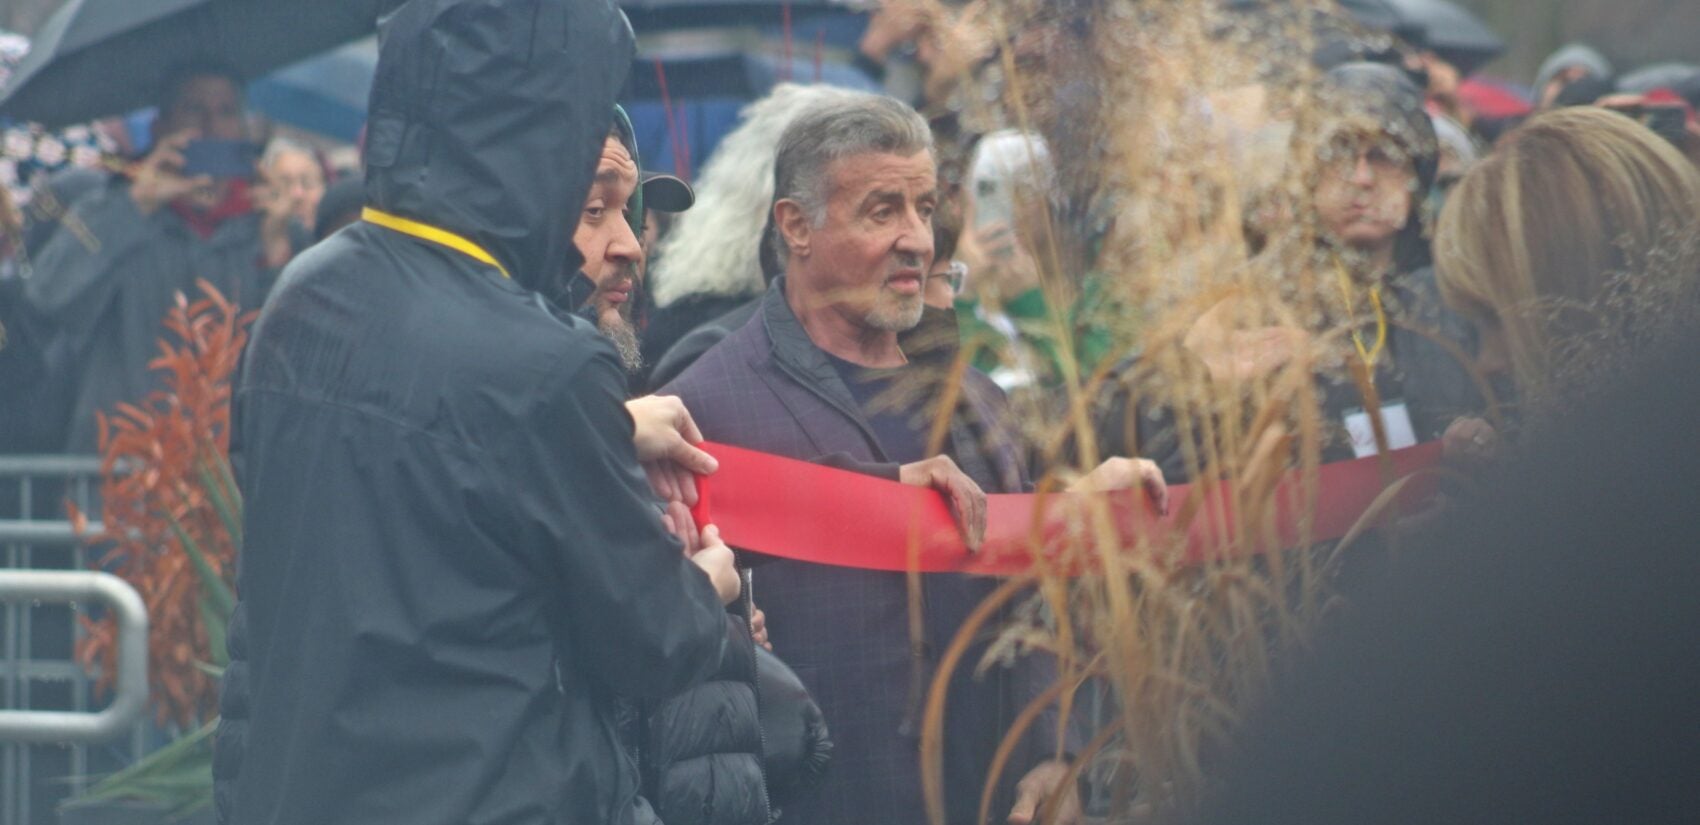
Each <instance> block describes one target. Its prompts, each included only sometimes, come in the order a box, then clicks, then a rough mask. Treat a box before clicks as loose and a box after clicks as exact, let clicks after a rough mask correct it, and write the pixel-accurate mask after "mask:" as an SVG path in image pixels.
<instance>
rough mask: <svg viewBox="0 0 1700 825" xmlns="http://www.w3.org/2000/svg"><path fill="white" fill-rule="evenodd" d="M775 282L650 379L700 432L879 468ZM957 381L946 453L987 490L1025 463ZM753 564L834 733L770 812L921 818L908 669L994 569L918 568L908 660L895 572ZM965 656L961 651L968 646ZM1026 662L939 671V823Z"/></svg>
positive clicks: (810, 817)
mask: <svg viewBox="0 0 1700 825" xmlns="http://www.w3.org/2000/svg"><path fill="white" fill-rule="evenodd" d="M784 284H785V280H784V279H783V278H779V279H776V280H775V281H774V283H773V284H772V285H771V286H770V287H769V289H768V292H767V294H766V295H765V296H764V297H763V299H762V303H761V307H760V309H759V310H758V311H757V312H756V314H755V315H754V317H752V318H751V319H750V321H749V322H748V323H747V324H745V325H744V326H743V327H741V328H739V329H738V330H737V331H735V332H733V333H732V334H731V335H730V336H729V337H727V338H726V339H725V340H723V341H722V342H721V343H720V344H719V345H717V346H715V347H714V348H713V349H711V350H709V351H708V352H707V353H706V354H704V355H703V356H702V357H701V358H700V359H698V360H697V362H696V363H695V364H694V365H693V366H691V367H690V368H689V369H687V370H686V371H685V372H684V374H683V375H681V376H680V377H679V378H678V379H677V380H675V381H674V382H672V383H671V384H669V385H667V386H665V387H663V388H662V390H661V392H662V393H664V394H672V395H678V396H679V397H680V398H681V399H683V400H684V402H685V405H686V406H687V407H688V408H689V409H690V410H691V414H692V416H693V417H694V418H695V419H696V421H697V424H698V426H699V427H701V428H702V432H703V435H704V436H705V437H706V438H709V439H710V440H714V441H720V442H723V443H728V444H734V445H737V446H741V447H747V448H750V449H755V450H760V451H763V452H768V453H774V454H778V455H784V456H789V457H792V458H798V459H804V460H815V461H823V462H826V463H832V464H834V465H837V466H840V467H844V468H852V469H856V470H858V471H861V472H864V473H868V474H874V475H881V476H883V477H886V478H891V479H895V478H896V477H897V473H898V465H897V464H896V463H894V462H892V461H891V460H890V459H889V458H888V457H887V455H886V453H885V450H884V448H883V447H882V446H881V444H880V443H879V441H878V439H877V438H876V437H875V435H874V432H873V430H872V428H871V427H870V426H869V424H868V422H867V419H866V416H865V415H864V414H863V412H862V411H861V410H860V409H859V408H858V407H857V405H856V402H855V400H854V398H853V397H852V396H851V394H850V391H849V389H848V388H847V387H846V386H845V384H844V382H843V380H842V379H841V378H840V377H839V374H838V372H837V370H836V369H835V368H834V367H833V365H832V364H831V363H830V361H829V360H828V358H827V356H826V354H825V353H824V352H822V351H821V350H820V349H819V348H817V347H816V346H815V345H814V344H813V342H811V341H810V340H809V338H808V335H807V333H805V332H804V330H803V328H802V325H801V324H800V323H799V322H798V321H797V319H796V316H795V315H793V314H792V312H791V309H790V307H789V306H788V305H787V303H786V301H785V295H784ZM950 321H951V313H949V312H948V311H929V312H928V313H927V319H926V320H924V321H923V322H922V327H921V328H919V329H917V330H916V332H915V333H914V334H915V335H923V336H932V335H937V336H938V337H937V338H935V339H934V340H949V341H954V340H955V338H956V332H955V327H954V324H952V323H950ZM936 325H942V326H936ZM915 340H916V339H915V338H913V337H906V338H905V343H904V348H905V352H906V353H908V354H909V355H910V358H911V362H912V363H916V364H919V365H922V366H937V363H936V362H937V361H942V362H943V363H949V361H950V359H951V358H952V357H954V356H953V352H952V351H950V350H945V349H935V350H932V351H931V355H932V357H930V358H929V357H927V356H924V355H922V352H921V349H920V348H918V347H916V346H911V342H913V341H915ZM962 389H963V399H962V404H961V407H960V408H959V410H958V414H957V415H956V416H954V417H953V421H952V427H951V434H950V437H949V446H948V447H947V450H946V452H947V453H948V454H950V455H951V456H952V458H953V459H955V460H956V462H957V463H958V465H959V466H961V467H962V468H963V470H964V472H966V473H967V474H968V475H969V476H970V477H972V478H973V479H974V480H975V481H976V482H978V483H979V484H980V485H981V487H982V488H983V489H985V490H986V491H987V492H1019V491H1021V490H1022V489H1024V488H1025V486H1026V484H1027V477H1026V473H1025V470H1024V468H1023V466H1022V463H1021V460H1020V451H1019V449H1017V447H1016V446H1015V445H1014V443H1013V441H1011V440H1009V439H1007V438H1003V437H1002V435H1001V431H1000V427H1001V424H1002V416H1003V397H1002V394H1001V393H1000V392H999V391H998V389H997V387H996V386H994V385H993V384H992V383H991V381H990V380H989V379H987V378H986V377H985V376H984V375H983V374H981V373H979V372H977V371H973V370H970V371H969V372H968V375H967V377H966V379H965V382H964V385H963V388H962ZM756 573H757V576H756V579H757V582H758V587H757V590H758V599H759V602H760V604H761V607H762V610H764V611H766V613H767V622H768V628H769V634H770V638H771V639H772V641H773V645H774V649H775V651H777V652H778V653H779V654H780V655H782V656H783V657H785V661H786V662H787V663H788V664H789V665H791V667H792V668H793V669H794V670H795V671H796V672H797V675H798V676H799V677H801V678H802V681H803V683H804V684H805V685H806V686H807V687H808V689H809V691H810V692H811V693H812V694H813V695H814V697H815V700H816V701H817V702H818V703H819V704H820V708H821V711H822V712H823V713H824V714H825V715H826V719H827V721H828V723H829V724H830V725H831V727H832V738H833V743H834V747H833V751H832V765H831V766H830V768H829V769H828V770H827V774H826V776H825V778H824V780H823V781H822V782H821V785H820V787H819V789H818V791H816V792H815V793H814V794H813V795H811V796H807V797H805V798H803V799H800V800H799V801H798V802H797V803H796V804H794V805H792V806H790V807H789V808H788V809H787V810H786V811H785V814H784V820H783V821H788V822H800V823H809V825H835V824H836V823H845V824H846V825H849V823H857V824H858V825H860V823H868V822H880V823H891V825H909V823H921V822H924V821H925V814H924V806H923V802H922V795H921V785H920V771H919V764H920V762H919V734H918V731H919V720H920V714H919V711H918V710H917V709H916V707H915V698H916V697H915V696H914V695H913V694H912V693H911V690H912V688H911V685H912V680H913V679H915V678H916V676H917V674H920V675H921V676H922V677H923V678H925V679H930V675H931V667H932V666H933V665H935V664H936V662H937V658H938V656H939V655H940V654H942V653H943V651H944V650H945V648H946V646H947V645H948V643H949V640H950V639H951V637H952V636H953V634H954V633H955V632H956V629H957V628H958V627H960V625H961V623H962V621H963V619H964V618H965V617H966V616H967V614H968V612H969V611H970V610H972V608H973V607H974V606H975V605H976V604H977V603H978V602H979V601H980V600H981V599H982V598H983V597H984V596H985V595H986V594H987V593H990V592H991V590H992V589H993V588H994V587H995V586H996V582H995V581H992V580H987V579H974V578H968V577H963V576H954V575H929V576H924V577H923V581H922V590H923V598H924V603H925V608H924V623H925V629H926V639H925V644H924V645H923V650H921V651H919V653H920V655H921V658H922V661H921V662H920V663H917V662H916V661H914V659H913V658H912V652H914V651H913V649H912V645H911V643H910V639H909V612H908V611H909V607H908V588H907V584H906V576H905V574H902V573H890V572H880V571H868V570H855V569H849V568H839V567H828V566H823V565H814V564H806V563H801V562H794V561H788V560H783V559H774V560H770V561H765V562H764V563H763V564H762V565H761V566H760V567H758V568H757V570H756ZM965 661H977V654H976V653H975V652H972V651H971V652H970V653H969V655H968V657H967V659H966V660H965ZM918 664H919V665H920V666H921V667H920V668H919V669H918V668H917V665H918ZM1032 676H1033V673H1032V672H1031V671H1029V670H1026V669H1023V668H1016V669H1014V670H1009V669H1002V668H994V669H993V671H992V672H990V673H987V674H986V675H984V676H983V677H981V678H980V679H978V680H976V679H974V678H973V677H972V676H970V675H968V674H965V673H963V672H961V671H958V673H957V674H956V677H955V678H954V679H953V680H952V683H951V688H950V696H949V705H948V707H949V711H948V713H947V718H946V731H945V746H946V749H947V750H946V754H945V759H944V763H945V765H946V771H947V775H946V778H945V782H946V792H947V796H948V797H949V799H948V805H949V817H950V818H949V821H950V822H951V823H958V822H972V821H974V817H975V815H976V813H977V810H978V804H979V795H980V789H981V782H982V781H983V779H984V776H985V769H986V766H987V763H988V762H989V760H990V756H991V754H992V753H993V752H994V751H995V749H996V747H997V743H998V740H999V738H1000V737H1001V735H1002V732H1003V731H1004V730H1006V729H1007V725H1008V722H1009V721H1010V720H1011V719H1012V718H1013V714H1014V713H1015V712H1016V709H1018V708H1019V707H1021V705H1022V704H1023V702H1024V699H1025V698H1028V697H1030V696H1032V695H1034V694H1035V692H1036V691H1035V690H1034V685H1033V682H1032V681H1031V680H1030V678H1029V677H1032ZM922 684H925V682H923V683H922ZM1052 730H1054V728H1052ZM1026 756H1027V755H1025V754H1022V755H1018V756H1017V758H1016V759H1015V760H1014V761H1013V762H1014V763H1013V764H1012V765H1011V771H1012V772H1014V776H1016V777H1019V776H1020V773H1021V772H1022V771H1025V770H1026V769H1027V768H1028V767H1030V766H1031V764H1032V762H1033V761H1036V760H1033V759H1028V758H1025V757H1026ZM1024 763H1025V764H1024ZM1011 781H1013V779H1012V780H1011ZM1006 784H1007V783H1006ZM1003 810H1007V808H1004V809H1003Z"/></svg>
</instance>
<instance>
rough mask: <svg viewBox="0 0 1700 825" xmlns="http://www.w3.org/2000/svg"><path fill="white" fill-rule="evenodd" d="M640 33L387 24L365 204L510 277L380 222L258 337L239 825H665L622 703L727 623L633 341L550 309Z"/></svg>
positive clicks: (305, 281) (235, 718)
mask: <svg viewBox="0 0 1700 825" xmlns="http://www.w3.org/2000/svg"><path fill="white" fill-rule="evenodd" d="M631 42H632V37H631V32H630V29H629V28H628V27H627V25H626V24H625V22H624V20H623V18H621V17H620V16H619V15H618V14H617V13H616V12H615V11H614V10H613V8H612V7H611V6H610V5H609V4H608V3H606V2H603V1H602V0H460V2H451V1H450V0H414V2H411V3H408V4H407V5H406V6H404V7H402V8H401V10H399V11H398V12H396V13H395V15H394V16H393V17H391V18H389V19H388V21H387V22H386V23H385V25H384V27H383V44H382V46H381V55H380V59H379V67H378V75H377V78H376V81H375V85H374V88H373V92H372V106H371V110H372V115H371V125H370V129H369V132H368V139H367V144H366V160H367V165H368V171H367V199H368V203H370V204H371V205H372V206H373V207H375V208H377V209H380V210H383V211H384V212H385V213H389V214H392V215H396V216H400V217H403V218H406V219H409V220H413V221H417V222H420V223H423V224H429V225H430V226H433V227H436V228H438V229H440V230H446V231H448V232H452V233H455V234H456V235H458V236H460V237H461V238H463V239H465V240H466V241H469V242H470V243H471V244H474V245H476V247H477V249H479V250H482V251H483V252H484V253H487V254H488V255H489V256H490V257H491V258H492V259H493V261H494V265H491V264H487V263H483V262H480V261H479V260H477V259H476V258H475V255H473V254H467V252H463V251H462V250H461V249H457V248H454V247H453V246H451V245H445V244H443V243H438V242H434V241H430V240H425V239H422V238H419V237H416V236H413V235H409V234H405V233H403V232H401V231H396V230H392V229H389V228H385V227H383V226H379V225H377V224H375V223H371V222H360V223H357V224H355V225H353V226H350V227H348V228H347V229H344V230H343V231H341V232H339V233H338V234H336V235H334V236H332V237H331V238H330V239H328V240H326V241H325V242H324V243H322V244H320V245H318V246H316V247H314V248H313V249H311V250H309V251H308V252H307V253H305V254H303V255H302V256H301V257H300V258H298V259H297V260H296V261H295V262H294V263H292V264H291V266H290V267H289V268H288V269H287V270H286V271H285V272H284V274H283V276H282V278H281V280H280V282H279V286H278V289H277V291H276V292H275V293H274V294H273V295H272V297H271V299H270V300H269V301H268V302H267V304H266V307H265V309H264V311H263V313H262V315H261V317H260V320H259V321H258V323H257V324H256V326H255V327H254V331H253V338H252V341H251V344H250V346H249V350H248V353H247V356H246V360H245V362H244V367H243V374H242V376H241V379H240V381H239V385H238V389H237V394H236V399H235V409H234V417H235V420H234V425H233V429H234V433H233V454H234V455H235V460H236V464H237V473H238V481H239V484H240V486H241V490H242V494H243V496H244V498H245V503H246V512H245V518H244V542H245V544H244V548H243V555H242V558H241V570H240V572H239V576H238V587H239V591H240V596H241V604H240V606H239V607H238V609H237V613H236V615H235V617H234V619H233V621H232V625H231V630H230V641H229V648H230V653H231V664H230V667H229V669H228V670H227V671H226V673H225V681H224V692H223V695H222V700H221V712H222V714H223V717H224V718H223V723H222V724H221V725H220V729H219V735H218V744H217V750H216V752H215V764H214V776H215V779H216V788H215V791H216V800H217V804H218V811H219V814H220V817H221V819H222V820H223V821H225V822H230V823H242V825H255V824H258V823H301V824H302V825H307V824H308V823H311V824H312V825H327V824H329V823H386V822H388V823H407V825H428V824H429V823H443V825H450V824H451V823H452V824H453V825H474V824H480V823H497V822H500V823H512V824H513V825H521V824H535V825H560V824H570V825H607V824H608V823H619V824H621V825H624V824H625V823H634V825H636V824H637V823H653V822H654V816H653V812H652V811H650V810H649V808H648V806H647V803H645V802H644V801H643V800H642V798H641V797H640V796H639V795H638V780H639V777H638V772H637V768H636V765H635V762H634V760H633V759H632V758H631V756H630V754H629V753H628V752H627V751H626V750H625V749H624V748H623V747H622V746H621V743H620V741H619V732H618V731H617V730H616V725H615V720H614V718H613V708H614V704H615V702H614V696H615V695H616V694H620V695H626V696H632V697H636V698H639V699H643V698H656V697H661V696H665V695H667V694H670V693H672V692H675V691H678V690H680V689H682V688H684V687H687V686H689V685H691V684H694V683H696V682H698V681H700V680H701V679H703V678H705V677H706V676H708V675H709V674H710V673H712V672H714V671H715V669H716V668H718V667H719V666H720V662H721V655H722V651H723V648H724V647H725V638H726V630H727V617H726V614H725V612H724V610H723V608H722V606H721V605H720V603H719V600H718V599H717V598H716V596H715V592H714V588H713V586H712V585H711V584H710V583H709V581H708V579H707V577H706V576H704V575H703V574H702V572H701V571H700V570H699V569H697V568H696V566H695V565H693V564H691V563H690V561H688V560H687V559H685V558H684V557H683V555H682V553H681V547H680V546H679V544H678V543H677V542H676V541H675V540H674V539H673V538H672V537H671V536H670V535H668V533H667V532H666V531H665V530H664V529H663V527H662V525H661V522H660V520H659V515H658V508H657V502H656V501H655V499H654V497H653V495H652V494H651V492H650V490H649V486H648V484H647V482H646V481H645V479H644V477H643V474H642V472H641V470H640V468H639V466H638V463H637V459H636V455H635V453H634V449H633V446H632V432H633V424H632V420H631V418H630V416H629V415H628V414H627V412H626V411H625V408H624V406H623V405H622V400H623V398H624V392H623V377H622V374H621V371H620V367H619V363H618V360H617V358H616V356H615V354H614V351H613V349H612V348H611V347H610V346H609V345H608V344H607V343H606V342H605V341H604V340H603V339H602V338H601V336H600V335H599V334H598V333H597V332H596V331H595V330H594V329H592V328H591V327H589V326H588V325H585V324H582V323H580V322H578V321H576V320H573V319H570V318H566V317H563V316H562V315H560V314H558V313H557V312H556V310H555V308H554V307H553V306H552V305H551V304H550V303H548V302H547V301H545V300H544V299H543V298H541V297H540V296H539V293H538V290H539V289H543V288H549V287H551V286H553V284H552V283H551V278H553V277H555V276H557V275H558V274H559V273H561V272H563V271H565V272H572V271H574V270H576V268H577V264H578V260H577V259H576V257H575V255H574V253H573V252H572V251H571V250H572V245H571V240H570V231H571V226H572V217H573V216H574V215H575V214H576V213H577V212H578V210H579V208H580V206H581V205H582V203H583V200H584V196H585V193H586V192H587V191H588V189H589V183H590V178H591V175H592V173H593V169H594V162H595V160H596V157H597V155H598V153H599V151H600V147H601V145H602V141H603V138H604V136H605V135H606V134H607V131H608V128H609V119H608V112H610V111H611V107H612V104H613V96H614V93H615V91H616V90H617V89H618V88H619V85H620V81H621V79H622V77H623V75H624V72H625V67H626V66H627V65H629V62H630V59H631ZM450 240H452V239H450ZM460 246H461V247H462V248H465V245H464V244H462V245H460ZM473 251H474V252H476V251H477V250H473ZM498 267H500V268H498ZM503 270H505V271H506V272H507V273H509V274H511V275H512V278H509V277H506V276H505V275H504V274H503Z"/></svg>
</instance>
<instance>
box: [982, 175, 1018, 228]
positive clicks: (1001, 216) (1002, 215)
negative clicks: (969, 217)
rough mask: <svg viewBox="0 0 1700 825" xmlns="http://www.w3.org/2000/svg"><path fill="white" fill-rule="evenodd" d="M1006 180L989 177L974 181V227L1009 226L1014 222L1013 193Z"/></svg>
mask: <svg viewBox="0 0 1700 825" xmlns="http://www.w3.org/2000/svg"><path fill="white" fill-rule="evenodd" d="M1013 188H1014V187H1012V186H1011V185H1010V181H1009V180H1007V179H1000V178H997V177H992V176H990V175H988V176H986V177H981V178H978V179H976V180H975V181H974V226H975V228H984V227H987V226H991V225H993V224H1000V223H1001V224H1003V225H1004V226H1010V225H1011V224H1012V222H1013V221H1014V220H1015V197H1014V195H1015V193H1014V192H1012V191H1011V190H1012V189H1013Z"/></svg>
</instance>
